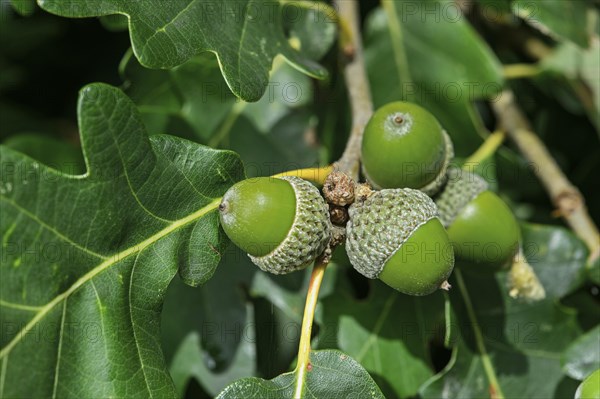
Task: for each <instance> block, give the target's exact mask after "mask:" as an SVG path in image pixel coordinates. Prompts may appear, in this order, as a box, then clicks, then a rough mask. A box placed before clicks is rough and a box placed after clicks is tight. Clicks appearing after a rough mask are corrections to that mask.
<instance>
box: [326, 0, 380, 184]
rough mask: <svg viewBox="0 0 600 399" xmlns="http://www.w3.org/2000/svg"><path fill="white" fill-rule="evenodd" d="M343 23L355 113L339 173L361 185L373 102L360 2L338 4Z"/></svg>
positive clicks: (346, 70) (342, 40)
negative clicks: (365, 132)
mask: <svg viewBox="0 0 600 399" xmlns="http://www.w3.org/2000/svg"><path fill="white" fill-rule="evenodd" d="M335 5H336V8H337V11H338V17H339V21H340V22H339V23H340V28H341V29H340V30H341V34H340V46H341V49H342V51H343V53H344V55H345V56H346V58H348V62H347V63H346V65H345V66H344V78H345V81H346V86H347V87H348V95H349V97H350V106H351V110H352V129H351V131H350V138H349V139H348V142H347V143H346V149H345V150H344V153H343V154H342V157H341V158H340V159H339V161H338V162H336V164H335V166H336V169H337V170H339V171H340V172H344V173H346V174H347V175H348V176H350V177H351V178H352V179H354V180H355V181H358V174H359V166H360V146H361V143H362V134H363V130H364V128H365V125H366V124H367V122H368V120H369V118H370V117H371V114H372V113H373V101H372V100H371V89H370V87H369V81H368V80H367V73H366V71H365V62H364V56H363V47H362V39H361V31H360V19H359V11H358V2H357V1H350V0H338V1H336V2H335Z"/></svg>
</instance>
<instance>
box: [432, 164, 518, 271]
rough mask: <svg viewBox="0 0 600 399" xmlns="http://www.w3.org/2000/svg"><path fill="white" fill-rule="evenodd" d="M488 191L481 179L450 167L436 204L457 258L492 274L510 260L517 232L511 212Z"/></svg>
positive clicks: (516, 248)
mask: <svg viewBox="0 0 600 399" xmlns="http://www.w3.org/2000/svg"><path fill="white" fill-rule="evenodd" d="M488 188H489V186H488V184H487V182H486V181H485V180H484V179H483V178H482V177H481V176H479V175H477V174H475V173H470V172H467V171H464V170H462V169H459V168H456V167H451V168H449V169H448V183H447V184H446V187H444V189H443V191H442V192H441V193H440V194H439V195H438V196H437V197H436V198H435V203H436V205H437V207H438V209H439V215H440V220H441V221H442V223H443V225H444V227H446V230H447V231H448V235H449V236H450V241H451V242H452V245H453V246H454V253H455V255H456V257H457V258H458V259H462V260H465V261H467V262H469V263H470V264H471V265H474V266H478V265H485V266H486V268H487V269H491V270H495V269H498V268H500V267H502V266H505V265H506V264H508V263H509V262H510V261H511V260H512V259H513V257H514V255H515V254H516V252H517V251H518V249H519V238H520V232H519V225H518V224H517V221H516V219H515V217H514V215H513V213H512V212H511V210H510V209H509V208H508V206H507V205H506V204H505V203H504V201H502V200H501V199H500V197H498V196H497V195H496V194H494V193H493V192H491V191H489V190H488Z"/></svg>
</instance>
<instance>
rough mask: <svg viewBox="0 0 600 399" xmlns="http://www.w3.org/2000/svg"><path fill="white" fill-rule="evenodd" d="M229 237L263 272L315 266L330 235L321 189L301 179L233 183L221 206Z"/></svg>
mask: <svg viewBox="0 0 600 399" xmlns="http://www.w3.org/2000/svg"><path fill="white" fill-rule="evenodd" d="M219 214H220V220H221V226H223V230H225V233H226V234H227V236H228V237H229V238H230V239H231V241H233V243H234V244H236V245H237V246H238V247H240V248H241V249H242V250H244V251H245V252H247V253H248V255H249V257H250V259H251V260H252V262H254V263H255V264H256V265H257V266H258V267H259V268H261V269H262V270H264V271H267V272H270V273H274V274H286V273H290V272H293V271H295V270H300V269H303V268H305V267H306V266H308V265H309V264H311V263H312V262H313V261H314V260H315V258H316V257H317V256H319V255H320V254H321V252H322V251H323V250H324V249H325V247H326V246H327V243H328V242H329V239H330V234H331V222H330V220H329V213H328V207H327V204H326V203H325V200H324V199H323V197H321V195H320V193H319V190H318V189H317V188H316V187H314V186H313V185H312V184H310V183H309V182H307V181H305V180H302V179H300V178H298V177H291V176H288V177H281V178H272V177H259V178H254V179H248V180H243V181H241V182H239V183H236V184H234V185H233V186H232V187H231V188H230V189H229V190H228V191H227V192H226V193H225V195H224V196H223V199H222V201H221V204H220V205H219Z"/></svg>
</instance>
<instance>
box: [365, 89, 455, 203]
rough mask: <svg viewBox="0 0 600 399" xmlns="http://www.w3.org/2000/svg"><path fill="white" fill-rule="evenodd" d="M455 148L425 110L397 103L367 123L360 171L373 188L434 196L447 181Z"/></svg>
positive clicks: (379, 111)
mask: <svg viewBox="0 0 600 399" xmlns="http://www.w3.org/2000/svg"><path fill="white" fill-rule="evenodd" d="M453 156H454V149H453V146H452V141H451V140H450V137H449V136H448V134H447V133H446V132H445V131H444V129H442V126H441V125H440V123H439V122H438V121H437V119H436V118H435V117H434V116H433V115H432V114H431V113H430V112H429V111H427V110H426V109H425V108H422V107H420V106H418V105H416V104H412V103H407V102H402V101H397V102H392V103H389V104H386V105H384V106H382V107H381V108H379V109H378V110H377V111H375V113H373V115H372V116H371V119H369V122H368V123H367V125H366V127H365V131H364V135H363V140H362V147H361V159H362V171H363V174H364V175H365V177H366V179H367V181H368V182H369V184H371V186H373V187H374V188H376V189H384V188H413V189H418V190H421V191H423V192H424V193H426V194H428V195H434V194H435V193H436V192H438V191H439V189H440V188H441V187H442V186H443V185H444V183H445V182H446V170H447V168H448V165H449V164H450V161H451V160H452V157H453Z"/></svg>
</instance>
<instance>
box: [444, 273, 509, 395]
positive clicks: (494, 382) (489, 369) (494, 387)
mask: <svg viewBox="0 0 600 399" xmlns="http://www.w3.org/2000/svg"><path fill="white" fill-rule="evenodd" d="M454 275H455V276H456V281H457V282H458V288H459V290H460V294H461V295H462V297H463V301H464V302H465V307H466V308H467V315H468V316H469V320H470V321H471V325H472V326H473V334H474V335H475V343H476V344H477V350H478V351H479V355H480V356H481V361H482V363H483V369H484V370H485V374H486V375H487V377H488V381H489V382H490V391H491V392H492V398H493V399H504V394H503V393H502V389H501V388H500V384H499V383H498V378H497V377H496V372H495V371H494V366H493V365H492V361H491V359H490V357H489V355H488V353H487V351H486V349H485V344H484V340H483V334H482V333H481V328H480V327H479V323H478V322H477V317H476V315H475V309H474V308H473V303H472V302H471V297H470V296H469V292H468V291H467V286H466V285H465V281H464V280H463V277H462V273H461V272H460V270H456V269H455V270H454Z"/></svg>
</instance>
